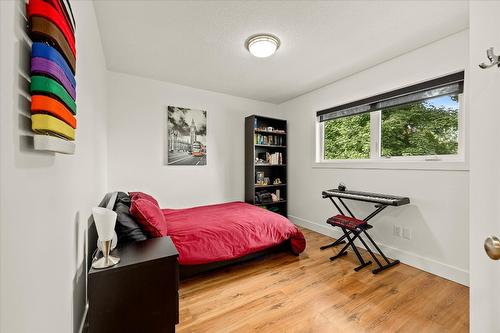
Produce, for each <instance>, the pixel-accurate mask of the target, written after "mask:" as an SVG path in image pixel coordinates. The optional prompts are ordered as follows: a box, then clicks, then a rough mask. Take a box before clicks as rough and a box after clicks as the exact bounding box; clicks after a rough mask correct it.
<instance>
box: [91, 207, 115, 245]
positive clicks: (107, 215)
mask: <svg viewBox="0 0 500 333" xmlns="http://www.w3.org/2000/svg"><path fill="white" fill-rule="evenodd" d="M92 215H93V216H94V222H95V226H96V229H97V235H98V236H99V240H101V241H103V242H104V241H109V240H112V239H113V235H114V233H115V223H116V212H114V211H112V210H111V209H108V208H104V207H94V208H92Z"/></svg>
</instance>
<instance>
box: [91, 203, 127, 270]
mask: <svg viewBox="0 0 500 333" xmlns="http://www.w3.org/2000/svg"><path fill="white" fill-rule="evenodd" d="M92 215H93V217H94V222H95V226H96V229H97V235H98V237H99V238H98V242H101V247H102V253H103V257H102V258H100V259H98V260H96V261H94V262H93V263H92V267H93V268H96V269H101V268H107V267H110V266H114V265H116V264H117V263H119V262H120V258H117V257H114V256H111V255H110V254H109V253H110V251H111V248H112V242H113V238H114V237H115V224H116V216H117V215H116V212H114V211H113V210H111V209H108V208H104V207H94V208H92Z"/></svg>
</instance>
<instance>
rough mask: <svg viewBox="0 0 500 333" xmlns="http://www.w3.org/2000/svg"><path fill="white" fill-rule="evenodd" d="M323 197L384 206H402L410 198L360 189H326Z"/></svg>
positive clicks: (407, 202)
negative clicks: (361, 190)
mask: <svg viewBox="0 0 500 333" xmlns="http://www.w3.org/2000/svg"><path fill="white" fill-rule="evenodd" d="M321 194H322V196H323V198H332V197H335V198H341V199H350V200H357V201H365V202H373V203H376V204H381V205H386V206H402V205H406V204H409V203H410V198H407V197H398V196H395V195H387V194H378V193H369V192H360V191H340V190H338V189H332V190H326V191H323V192H322V193H321Z"/></svg>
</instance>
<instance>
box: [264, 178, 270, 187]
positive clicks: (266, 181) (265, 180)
mask: <svg viewBox="0 0 500 333" xmlns="http://www.w3.org/2000/svg"><path fill="white" fill-rule="evenodd" d="M269 182H270V180H269V177H264V185H269Z"/></svg>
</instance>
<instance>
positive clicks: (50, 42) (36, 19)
mask: <svg viewBox="0 0 500 333" xmlns="http://www.w3.org/2000/svg"><path fill="white" fill-rule="evenodd" d="M26 13H27V16H28V21H29V25H28V26H29V31H28V33H29V36H30V37H31V39H32V41H33V43H32V46H31V85H30V91H31V128H32V130H33V132H35V133H36V134H35V138H34V144H35V149H39V150H50V151H56V152H60V153H65V154H73V153H74V151H75V142H74V141H75V137H76V135H75V134H76V133H75V132H76V131H75V130H76V127H77V120H76V117H75V115H76V110H77V106H76V80H75V73H76V47H75V28H76V26H75V20H74V17H73V13H72V10H71V6H70V4H69V2H68V1H67V0H30V1H29V3H28V4H27V5H26Z"/></svg>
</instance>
